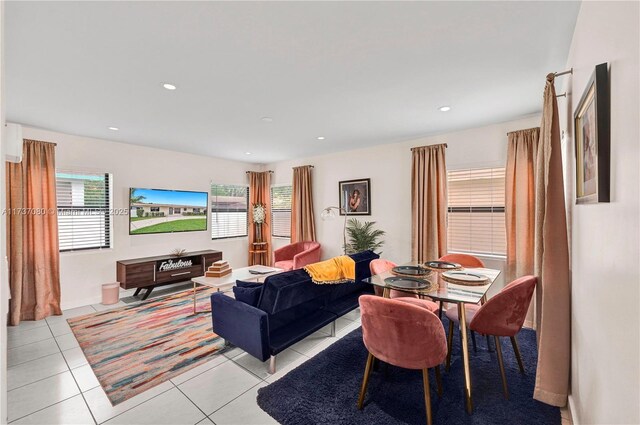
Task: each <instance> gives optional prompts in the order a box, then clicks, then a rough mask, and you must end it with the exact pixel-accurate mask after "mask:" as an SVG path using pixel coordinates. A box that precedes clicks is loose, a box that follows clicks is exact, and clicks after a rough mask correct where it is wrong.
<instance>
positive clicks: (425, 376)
mask: <svg viewBox="0 0 640 425" xmlns="http://www.w3.org/2000/svg"><path fill="white" fill-rule="evenodd" d="M422 384H423V386H424V405H425V407H426V408H427V425H431V391H430V389H429V369H422Z"/></svg>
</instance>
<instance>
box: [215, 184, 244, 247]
mask: <svg viewBox="0 0 640 425" xmlns="http://www.w3.org/2000/svg"><path fill="white" fill-rule="evenodd" d="M247 205H249V188H248V187H247V186H239V185H227V184H211V239H224V238H236V237H239V236H247V234H248V232H247V230H248V225H249V220H248V215H247V211H248V209H247Z"/></svg>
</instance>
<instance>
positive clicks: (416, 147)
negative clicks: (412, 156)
mask: <svg viewBox="0 0 640 425" xmlns="http://www.w3.org/2000/svg"><path fill="white" fill-rule="evenodd" d="M442 145H444V147H445V148H448V147H449V146H448V145H447V144H446V143H437V144H435V145H426V146H415V147H413V148H411V150H412V151H414V150H416V149H422V148H430V147H432V146H442Z"/></svg>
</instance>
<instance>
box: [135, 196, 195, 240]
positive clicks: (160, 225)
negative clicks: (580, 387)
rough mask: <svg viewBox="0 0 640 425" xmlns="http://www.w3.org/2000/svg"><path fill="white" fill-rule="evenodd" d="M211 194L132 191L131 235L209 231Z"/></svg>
mask: <svg viewBox="0 0 640 425" xmlns="http://www.w3.org/2000/svg"><path fill="white" fill-rule="evenodd" d="M207 212H208V194H207V192H189V191H184V190H164V189H142V188H133V187H132V188H131V189H130V190H129V234H130V235H145V234H150V233H175V232H198V231H203V230H207V215H208V214H207Z"/></svg>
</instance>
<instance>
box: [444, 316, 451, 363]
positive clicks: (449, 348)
mask: <svg viewBox="0 0 640 425" xmlns="http://www.w3.org/2000/svg"><path fill="white" fill-rule="evenodd" d="M452 347H453V322H452V321H449V336H448V337H447V365H446V367H445V369H446V370H447V372H449V368H451V348H452Z"/></svg>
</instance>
